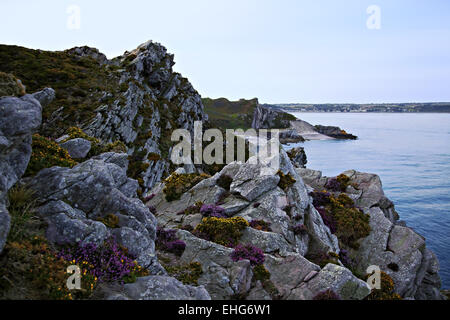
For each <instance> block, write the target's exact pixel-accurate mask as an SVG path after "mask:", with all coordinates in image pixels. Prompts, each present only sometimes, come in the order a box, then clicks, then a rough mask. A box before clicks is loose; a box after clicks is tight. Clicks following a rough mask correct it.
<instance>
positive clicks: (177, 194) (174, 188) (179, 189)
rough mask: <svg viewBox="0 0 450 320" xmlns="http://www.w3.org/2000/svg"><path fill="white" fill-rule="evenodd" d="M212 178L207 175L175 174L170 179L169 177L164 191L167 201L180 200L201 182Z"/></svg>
mask: <svg viewBox="0 0 450 320" xmlns="http://www.w3.org/2000/svg"><path fill="white" fill-rule="evenodd" d="M207 178H210V176H208V175H206V174H197V173H190V174H178V173H173V174H172V175H171V176H170V177H168V178H167V179H166V180H165V181H164V182H165V187H164V189H163V192H164V194H165V195H166V200H167V201H169V202H170V201H174V200H179V199H180V198H181V195H182V194H183V193H185V192H186V191H188V190H189V189H191V188H192V187H194V186H195V185H196V184H198V183H199V182H200V181H202V180H204V179H207Z"/></svg>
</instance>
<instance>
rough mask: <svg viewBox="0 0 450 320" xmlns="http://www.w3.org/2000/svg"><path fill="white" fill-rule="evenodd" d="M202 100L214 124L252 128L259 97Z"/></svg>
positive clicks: (226, 126)
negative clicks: (233, 99)
mask: <svg viewBox="0 0 450 320" xmlns="http://www.w3.org/2000/svg"><path fill="white" fill-rule="evenodd" d="M202 102H203V105H204V106H205V112H206V113H207V114H208V117H209V121H210V122H211V124H212V126H213V127H215V128H223V129H244V130H247V129H250V128H251V127H252V121H253V113H254V111H255V108H256V107H257V105H258V99H252V100H245V99H241V100H239V101H229V100H227V99H225V98H220V99H210V98H204V99H202Z"/></svg>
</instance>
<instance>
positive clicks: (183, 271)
mask: <svg viewBox="0 0 450 320" xmlns="http://www.w3.org/2000/svg"><path fill="white" fill-rule="evenodd" d="M163 267H164V269H166V271H167V273H168V274H169V275H170V276H172V277H174V278H175V279H177V280H179V281H181V282H183V284H186V285H193V286H198V279H199V278H200V276H201V275H202V274H203V271H202V265H201V264H200V263H198V262H192V263H189V264H184V265H175V266H169V265H165V264H163Z"/></svg>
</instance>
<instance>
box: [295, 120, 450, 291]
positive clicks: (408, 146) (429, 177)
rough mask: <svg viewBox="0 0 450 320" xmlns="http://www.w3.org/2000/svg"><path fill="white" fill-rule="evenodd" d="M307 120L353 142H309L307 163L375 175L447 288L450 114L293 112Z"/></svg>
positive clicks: (328, 171) (449, 264)
mask: <svg viewBox="0 0 450 320" xmlns="http://www.w3.org/2000/svg"><path fill="white" fill-rule="evenodd" d="M294 115H295V116H296V117H297V118H299V119H302V120H305V121H308V122H309V123H311V124H314V125H316V124H322V125H333V126H339V127H341V128H342V129H344V130H346V131H347V132H349V133H352V134H355V135H357V136H358V137H359V140H356V141H336V140H332V141H308V142H305V143H301V144H299V145H300V146H303V147H305V151H306V155H307V156H308V164H307V167H308V168H311V169H316V170H320V171H322V172H323V174H324V175H326V176H335V175H338V174H339V173H342V172H343V171H345V170H348V169H355V170H358V171H362V172H370V173H376V174H378V175H379V176H380V177H381V180H382V183H383V188H384V191H385V193H386V196H387V197H388V198H390V199H391V200H392V201H393V202H394V203H395V206H396V209H397V211H398V213H399V214H400V218H401V219H402V220H405V221H406V222H407V224H408V226H409V227H412V228H413V229H415V230H416V231H417V232H418V233H420V234H421V235H423V236H424V237H425V238H426V239H427V246H428V247H429V248H431V249H432V250H433V251H434V252H435V253H436V254H437V256H438V258H439V261H440V264H441V271H440V275H441V278H442V282H443V283H442V284H443V288H445V289H450V114H428V113H417V114H402V113H399V114H393V113H373V114H371V113H369V114H364V113H294Z"/></svg>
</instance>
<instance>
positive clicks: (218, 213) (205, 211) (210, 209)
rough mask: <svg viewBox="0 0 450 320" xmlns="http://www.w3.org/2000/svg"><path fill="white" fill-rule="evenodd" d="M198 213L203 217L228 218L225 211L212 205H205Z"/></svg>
mask: <svg viewBox="0 0 450 320" xmlns="http://www.w3.org/2000/svg"><path fill="white" fill-rule="evenodd" d="M200 213H201V214H202V216H203V217H215V218H228V216H227V215H226V214H225V209H223V208H222V207H219V206H216V205H214V204H205V205H203V206H202V207H201V209H200Z"/></svg>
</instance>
